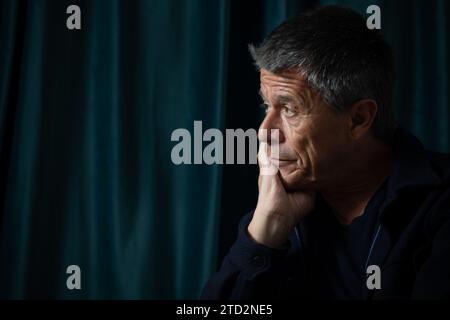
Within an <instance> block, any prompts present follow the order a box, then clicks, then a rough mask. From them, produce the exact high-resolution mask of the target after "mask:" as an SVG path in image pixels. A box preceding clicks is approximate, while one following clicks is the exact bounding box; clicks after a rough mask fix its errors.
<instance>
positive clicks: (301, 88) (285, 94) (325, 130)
mask: <svg viewBox="0 0 450 320" xmlns="http://www.w3.org/2000/svg"><path fill="white" fill-rule="evenodd" d="M260 82H261V96H262V98H263V100H264V103H265V104H266V108H267V109H266V116H265V118H264V120H263V122H262V123H261V126H260V129H267V130H269V129H279V159H273V158H271V161H272V162H273V163H274V164H275V165H276V166H278V167H279V170H280V176H281V179H282V181H283V184H284V186H285V188H286V189H287V190H298V189H305V188H306V189H308V188H314V189H315V188H318V187H320V186H322V185H324V184H327V183H330V182H332V181H333V179H335V178H336V176H337V175H338V172H337V170H339V168H340V167H341V166H342V165H343V161H345V159H346V152H348V151H349V149H348V148H349V146H350V143H349V138H348V134H347V132H348V116H347V115H346V113H345V112H343V113H337V112H336V111H334V110H332V109H331V108H330V107H329V106H327V105H326V104H325V102H324V101H323V100H322V99H321V97H320V96H319V95H318V93H316V92H315V91H313V90H312V89H311V88H310V87H309V86H308V85H307V84H306V82H305V81H303V79H302V78H301V76H300V75H299V74H298V72H294V71H289V72H283V73H280V74H278V73H277V74H274V73H271V72H269V71H267V70H265V69H262V70H261V73H260ZM259 139H260V141H264V142H270V140H269V141H268V139H267V136H263V134H261V131H260V134H259ZM347 161H348V160H347Z"/></svg>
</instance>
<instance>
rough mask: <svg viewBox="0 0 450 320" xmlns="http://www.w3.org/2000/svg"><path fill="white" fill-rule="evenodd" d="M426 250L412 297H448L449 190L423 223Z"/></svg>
mask: <svg viewBox="0 0 450 320" xmlns="http://www.w3.org/2000/svg"><path fill="white" fill-rule="evenodd" d="M426 229H427V232H426V233H427V235H426V236H427V237H428V238H430V239H431V240H430V242H431V250H430V254H429V256H428V257H427V259H426V260H425V262H424V263H423V265H422V266H421V268H420V270H419V271H418V273H417V275H416V281H415V284H414V290H413V295H412V298H413V299H443V298H447V299H448V298H450V190H447V192H445V193H444V196H443V197H441V199H440V201H438V202H437V204H436V206H435V210H434V212H433V214H432V218H431V219H430V221H429V223H428V226H427V228H426Z"/></svg>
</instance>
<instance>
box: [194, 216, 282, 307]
mask: <svg viewBox="0 0 450 320" xmlns="http://www.w3.org/2000/svg"><path fill="white" fill-rule="evenodd" d="M252 216H253V212H252V213H249V214H247V215H246V216H244V217H243V218H242V219H241V221H240V223H239V230H238V237H237V240H236V241H235V243H234V244H233V246H232V247H231V249H230V251H229V253H228V255H227V256H226V257H225V259H224V261H223V263H222V266H221V268H220V270H219V272H217V273H215V274H213V275H212V276H211V277H210V279H209V281H208V282H207V283H206V285H205V287H204V289H203V293H202V295H201V298H202V299H236V300H237V299H254V298H277V297H279V294H280V290H281V286H280V283H282V281H281V280H282V279H281V278H282V277H283V275H285V273H283V270H284V269H285V267H286V266H285V264H286V262H285V257H286V254H287V252H288V251H289V248H290V246H291V243H290V241H287V242H286V243H285V245H284V246H283V247H282V248H281V249H272V248H269V247H266V246H263V245H260V244H257V243H256V242H254V241H253V240H252V239H251V238H250V237H249V235H248V233H247V226H248V224H249V223H250V221H251V218H252Z"/></svg>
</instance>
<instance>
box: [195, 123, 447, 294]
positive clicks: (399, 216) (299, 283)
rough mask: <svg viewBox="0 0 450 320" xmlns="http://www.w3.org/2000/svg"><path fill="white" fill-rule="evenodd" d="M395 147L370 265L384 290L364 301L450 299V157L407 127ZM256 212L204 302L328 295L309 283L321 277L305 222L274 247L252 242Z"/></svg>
mask: <svg viewBox="0 0 450 320" xmlns="http://www.w3.org/2000/svg"><path fill="white" fill-rule="evenodd" d="M393 147H394V152H395V161H394V167H393V170H392V174H391V176H390V178H389V181H388V185H387V191H386V198H385V200H384V202H383V204H382V205H381V206H380V209H379V210H380V212H379V230H378V231H379V232H378V235H377V240H376V242H374V244H373V248H372V252H371V255H370V259H369V260H370V261H368V265H378V266H380V268H381V289H375V290H369V289H367V288H366V290H365V292H364V293H363V295H362V298H363V299H397V298H400V299H410V298H413V299H422V298H425V299H428V298H449V297H450V188H449V185H450V184H449V182H450V155H447V154H440V153H435V152H429V151H424V150H423V147H422V145H421V143H420V142H419V141H418V140H417V139H416V138H415V137H414V136H412V135H411V134H409V133H407V132H406V131H404V130H403V129H401V128H399V129H398V130H397V132H396V134H395V138H394V142H393ZM315 210H320V209H319V208H317V207H316V209H315ZM252 214H253V213H250V214H247V215H246V216H244V217H243V218H242V220H241V222H240V224H239V235H238V238H237V240H236V242H235V243H234V245H233V246H232V247H231V249H230V252H229V253H228V255H227V256H226V257H225V259H224V261H223V263H222V266H221V268H220V270H219V272H217V273H215V274H213V275H212V276H211V278H210V279H209V281H208V282H207V284H206V285H205V287H204V290H203V293H202V298H204V299H253V298H275V299H276V298H297V297H311V298H324V296H323V295H322V293H321V292H320V291H319V292H318V291H317V290H316V288H315V284H314V283H313V282H311V281H310V279H312V278H315V277H312V276H311V275H312V274H313V273H314V270H310V268H308V256H309V253H308V239H309V238H310V236H309V235H308V229H307V228H306V227H305V226H304V225H303V223H300V224H299V225H297V227H296V228H295V229H294V231H293V232H292V233H291V235H290V237H289V241H288V243H287V244H286V246H285V247H284V248H281V249H271V248H268V247H265V246H262V245H259V244H256V243H255V242H253V241H252V240H251V239H250V238H249V237H248V235H247V232H246V229H247V226H248V224H249V222H250V220H251V217H252ZM312 214H314V212H313V213H311V215H312Z"/></svg>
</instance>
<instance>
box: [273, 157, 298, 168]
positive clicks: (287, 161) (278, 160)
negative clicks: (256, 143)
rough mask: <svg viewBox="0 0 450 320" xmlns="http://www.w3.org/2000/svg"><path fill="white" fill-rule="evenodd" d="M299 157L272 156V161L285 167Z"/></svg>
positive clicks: (278, 165)
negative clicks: (283, 157)
mask: <svg viewBox="0 0 450 320" xmlns="http://www.w3.org/2000/svg"><path fill="white" fill-rule="evenodd" d="M296 161H297V159H282V158H270V162H272V164H274V165H275V166H277V167H283V166H286V165H288V164H291V163H295V162H296Z"/></svg>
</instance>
